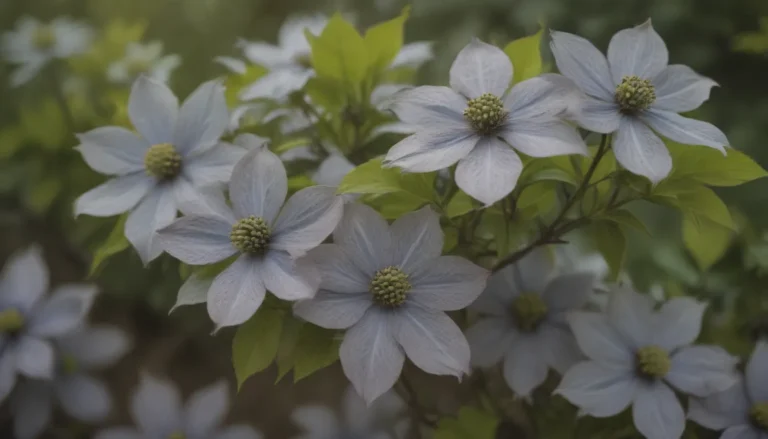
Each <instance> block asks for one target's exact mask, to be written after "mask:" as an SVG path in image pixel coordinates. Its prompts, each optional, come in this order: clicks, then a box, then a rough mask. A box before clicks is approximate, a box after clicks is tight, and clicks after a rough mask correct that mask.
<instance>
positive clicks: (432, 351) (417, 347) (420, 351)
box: [395, 304, 470, 378]
mask: <svg viewBox="0 0 768 439" xmlns="http://www.w3.org/2000/svg"><path fill="white" fill-rule="evenodd" d="M395 319H396V320H395V321H396V325H397V326H396V331H397V332H396V337H397V342H398V343H399V344H400V346H402V347H403V350H405V353H406V355H408V358H409V359H410V360H411V361H413V364H415V365H416V366H418V367H419V368H420V369H421V370H423V371H425V372H427V373H431V374H433V375H453V376H456V377H459V378H460V377H461V376H462V375H464V374H465V373H469V358H470V352H469V344H468V343H467V340H466V338H464V334H462V333H461V329H459V327H458V326H457V325H456V323H454V322H453V320H451V318H450V317H448V316H447V315H446V314H445V313H444V312H442V311H434V310H431V309H426V308H422V307H421V306H418V305H411V304H407V305H405V306H403V307H402V308H401V309H399V310H398V312H397V314H396V316H395Z"/></svg>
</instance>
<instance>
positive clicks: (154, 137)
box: [128, 75, 179, 145]
mask: <svg viewBox="0 0 768 439" xmlns="http://www.w3.org/2000/svg"><path fill="white" fill-rule="evenodd" d="M178 112H179V101H178V99H176V96H175V95H174V94H173V92H172V91H171V89H169V88H168V86H166V85H165V84H163V83H162V82H160V81H156V80H154V79H151V78H149V77H147V76H144V75H141V76H139V77H138V79H136V81H135V82H134V83H133V87H132V88H131V96H130V98H129V99H128V116H129V117H130V119H131V122H132V123H133V126H134V127H136V130H137V131H138V132H139V134H141V136H142V137H143V138H144V139H145V140H146V141H147V142H148V143H149V144H150V145H156V144H159V143H172V142H173V130H174V128H175V126H176V118H177V117H178Z"/></svg>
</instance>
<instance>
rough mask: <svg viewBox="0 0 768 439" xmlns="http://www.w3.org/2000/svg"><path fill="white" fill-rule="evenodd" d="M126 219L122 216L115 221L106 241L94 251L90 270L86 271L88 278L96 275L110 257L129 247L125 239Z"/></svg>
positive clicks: (126, 215)
mask: <svg viewBox="0 0 768 439" xmlns="http://www.w3.org/2000/svg"><path fill="white" fill-rule="evenodd" d="M127 219H128V214H123V215H121V216H120V217H119V218H118V219H117V223H115V227H113V228H112V231H111V232H109V236H108V237H107V240H106V241H104V243H103V244H102V245H101V246H100V247H99V248H98V249H97V250H96V252H95V253H94V255H93V261H91V268H90V269H89V270H88V277H91V276H93V275H95V274H96V273H98V271H99V269H100V268H101V265H102V264H103V263H104V261H106V260H107V258H109V257H110V256H113V255H115V254H117V253H120V252H121V251H123V250H125V249H127V248H128V246H130V243H129V242H128V239H126V237H125V221H126V220H127Z"/></svg>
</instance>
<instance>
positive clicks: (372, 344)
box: [294, 204, 488, 403]
mask: <svg viewBox="0 0 768 439" xmlns="http://www.w3.org/2000/svg"><path fill="white" fill-rule="evenodd" d="M333 241H334V243H333V244H323V245H321V246H320V247H318V248H317V249H316V250H314V251H313V252H312V254H311V255H310V256H311V257H312V258H313V259H314V260H316V261H317V263H318V264H319V266H320V268H321V271H322V273H323V278H322V283H321V285H320V291H318V293H317V295H316V296H315V297H314V298H313V299H310V300H305V301H301V302H298V303H296V304H295V305H294V313H295V314H296V315H298V316H299V317H302V318H303V319H305V320H308V321H309V322H312V323H314V324H316V325H319V326H322V327H324V328H331V329H347V333H346V335H345V336H344V341H343V342H342V344H341V349H340V358H341V365H342V367H343V369H344V373H345V374H346V375H347V378H349V380H350V381H351V382H352V384H353V385H354V386H355V389H356V390H357V392H358V393H359V394H360V395H361V396H362V397H363V398H364V399H365V400H366V401H367V402H368V403H370V402H372V401H373V400H375V399H376V398H377V397H379V396H380V395H382V394H383V393H384V392H386V391H387V390H389V389H390V388H391V387H392V386H393V385H394V384H395V381H397V379H398V377H399V376H400V371H401V370H402V368H403V362H404V361H405V356H406V355H407V356H408V358H410V359H411V361H413V363H414V364H415V365H416V366H418V367H419V368H421V369H422V370H424V371H426V372H428V373H431V374H436V375H454V376H458V377H460V376H462V375H463V374H465V373H467V372H469V357H470V354H469V345H468V344H467V341H466V339H465V338H464V334H462V333H461V330H460V329H459V327H458V326H457V325H456V323H454V322H453V320H451V318H450V317H448V316H447V315H446V314H445V313H444V311H454V310H458V309H462V308H465V307H466V306H467V305H469V304H470V303H472V301H473V300H475V299H476V298H477V296H478V295H480V292H481V291H482V290H483V288H484V287H485V283H486V279H487V277H488V272H487V271H486V270H485V269H483V268H481V267H478V266H477V265H475V264H473V263H471V262H469V261H468V260H466V259H464V258H461V257H458V256H441V253H442V249H443V232H442V230H441V229H440V221H439V218H438V216H437V214H435V213H434V212H433V211H432V210H431V209H430V208H429V207H424V208H422V209H420V210H418V211H416V212H411V213H408V214H406V215H403V216H402V217H401V218H399V219H398V220H396V221H395V222H394V223H392V225H391V226H390V225H388V224H387V222H386V221H385V220H384V218H382V217H381V215H379V214H378V213H377V212H376V211H374V210H373V209H371V208H370V207H368V206H365V205H363V204H351V205H348V206H347V207H346V208H345V213H344V217H343V218H342V220H341V222H340V223H339V226H338V228H337V229H336V230H335V231H334V234H333Z"/></svg>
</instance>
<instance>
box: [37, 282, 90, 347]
mask: <svg viewBox="0 0 768 439" xmlns="http://www.w3.org/2000/svg"><path fill="white" fill-rule="evenodd" d="M96 293H97V287H96V286H94V285H87V284H70V285H62V286H59V287H57V288H56V289H55V290H54V291H53V293H52V295H51V297H50V298H49V299H48V300H47V301H45V302H44V303H42V305H41V306H40V307H38V308H37V309H35V311H34V313H33V314H32V315H31V316H29V322H27V330H28V331H29V333H30V334H33V335H35V336H38V337H54V336H60V335H65V334H66V333H67V332H70V331H72V330H74V329H75V328H77V327H78V326H79V325H80V324H82V323H83V321H84V319H85V316H86V315H87V314H88V311H90V309H91V305H92V304H93V299H94V298H95V297H96Z"/></svg>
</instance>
